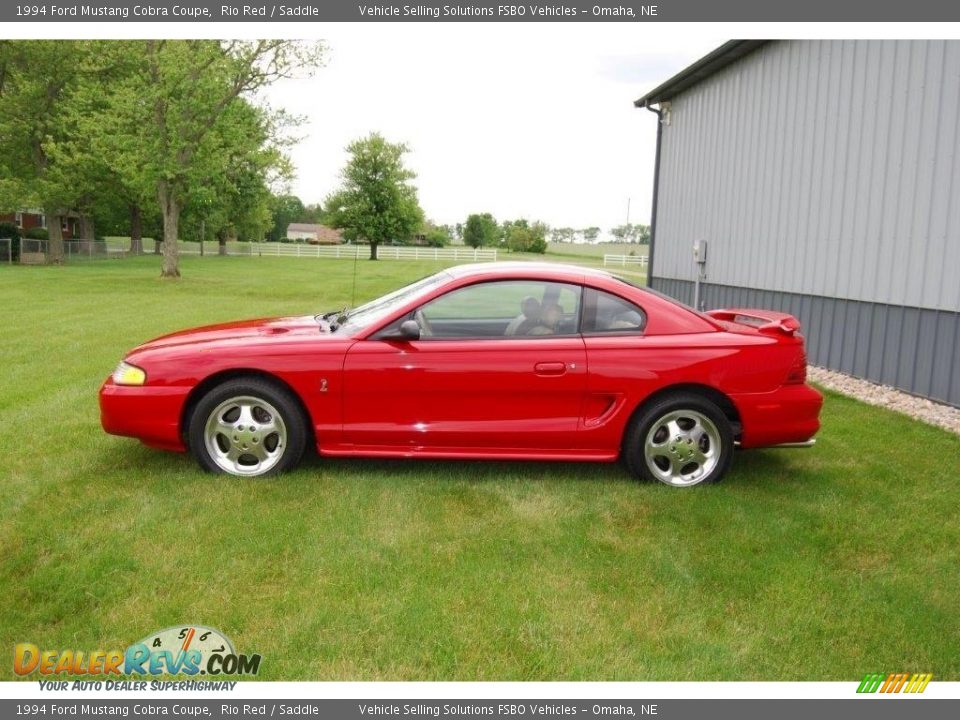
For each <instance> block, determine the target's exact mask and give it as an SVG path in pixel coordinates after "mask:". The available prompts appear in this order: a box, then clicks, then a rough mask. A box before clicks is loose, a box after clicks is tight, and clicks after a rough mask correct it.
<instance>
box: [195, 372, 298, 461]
mask: <svg viewBox="0 0 960 720" xmlns="http://www.w3.org/2000/svg"><path fill="white" fill-rule="evenodd" d="M188 435H189V444H190V449H191V451H192V452H193V454H194V456H195V457H196V458H197V461H198V462H199V463H200V465H201V466H202V467H203V468H204V469H205V470H208V471H210V472H214V473H226V474H228V475H237V476H241V477H261V476H264V475H273V474H276V473H280V472H284V471H285V470H289V469H291V468H293V467H294V466H296V464H297V463H298V462H299V461H300V458H301V456H302V455H303V450H304V447H305V445H306V436H307V432H306V424H305V422H304V419H303V414H302V413H301V412H300V408H299V407H298V405H297V402H296V400H295V398H294V397H293V396H292V395H291V394H290V393H289V392H288V391H286V390H284V389H283V388H281V387H279V386H277V385H274V384H273V383H270V382H266V381H264V380H260V379H258V378H249V379H237V380H229V381H227V382H225V383H223V384H222V385H218V386H217V387H216V388H214V389H213V390H211V391H210V392H208V393H207V394H206V395H204V397H203V398H202V399H201V400H200V402H198V403H197V406H196V407H195V408H194V410H193V414H192V416H191V419H190V427H189V431H188Z"/></svg>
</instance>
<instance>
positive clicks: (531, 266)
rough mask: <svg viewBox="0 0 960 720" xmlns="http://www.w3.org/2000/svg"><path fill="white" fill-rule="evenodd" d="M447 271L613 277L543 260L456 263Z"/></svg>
mask: <svg viewBox="0 0 960 720" xmlns="http://www.w3.org/2000/svg"><path fill="white" fill-rule="evenodd" d="M445 272H447V273H448V274H449V275H451V276H452V277H455V278H463V277H497V276H503V275H506V276H515V275H531V276H533V277H538V276H543V277H550V278H554V279H556V278H565V279H569V280H574V281H578V280H581V279H583V278H584V277H594V278H598V279H599V278H603V279H610V278H611V277H613V276H612V275H611V274H610V273H608V272H606V271H604V270H597V269H594V268H587V267H583V266H582V265H567V264H565V263H555V262H543V261H532V262H526V261H517V260H513V261H501V262H483V263H470V264H468V265H454V266H453V267H450V268H447V269H446V271H445Z"/></svg>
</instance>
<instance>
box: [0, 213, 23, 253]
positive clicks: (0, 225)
mask: <svg viewBox="0 0 960 720" xmlns="http://www.w3.org/2000/svg"><path fill="white" fill-rule="evenodd" d="M6 238H10V240H12V241H13V242H11V243H10V253H11V254H12V255H13V261H14V262H16V261H17V260H19V259H20V228H18V227H17V226H16V224H15V223H12V222H0V239H6Z"/></svg>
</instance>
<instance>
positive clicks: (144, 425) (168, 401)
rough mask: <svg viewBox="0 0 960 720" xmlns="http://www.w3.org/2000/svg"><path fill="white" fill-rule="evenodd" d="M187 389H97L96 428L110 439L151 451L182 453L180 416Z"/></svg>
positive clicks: (111, 384) (109, 386)
mask: <svg viewBox="0 0 960 720" xmlns="http://www.w3.org/2000/svg"><path fill="white" fill-rule="evenodd" d="M188 392H189V390H188V388H182V387H165V386H159V387H151V386H149V385H139V386H136V385H117V384H115V383H114V382H113V380H112V379H111V378H107V380H106V382H104V384H103V386H102V387H101V388H100V424H101V425H102V426H103V429H104V430H105V431H106V432H108V433H110V434H111V435H122V436H125V437H134V438H137V439H138V440H140V441H141V442H143V443H144V444H146V445H149V446H151V447H156V448H161V449H164V450H176V451H179V452H183V451H185V450H186V449H187V448H186V445H185V444H184V442H183V438H182V437H181V435H180V414H181V412H182V410H183V405H184V403H185V402H186V399H187V394H188Z"/></svg>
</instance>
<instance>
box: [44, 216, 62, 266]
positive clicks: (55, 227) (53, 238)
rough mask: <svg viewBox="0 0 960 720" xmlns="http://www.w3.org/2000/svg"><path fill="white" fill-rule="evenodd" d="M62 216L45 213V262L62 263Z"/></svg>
mask: <svg viewBox="0 0 960 720" xmlns="http://www.w3.org/2000/svg"><path fill="white" fill-rule="evenodd" d="M62 223H63V217H62V216H61V215H50V214H48V215H47V235H48V240H47V262H49V263H50V264H51V265H63V224H62Z"/></svg>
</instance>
